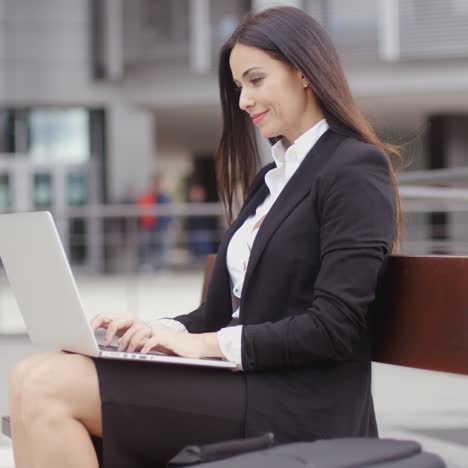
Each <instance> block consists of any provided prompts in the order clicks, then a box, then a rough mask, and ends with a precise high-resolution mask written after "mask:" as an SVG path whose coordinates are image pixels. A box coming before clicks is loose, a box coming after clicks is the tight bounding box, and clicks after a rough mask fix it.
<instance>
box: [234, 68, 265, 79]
mask: <svg viewBox="0 0 468 468" xmlns="http://www.w3.org/2000/svg"><path fill="white" fill-rule="evenodd" d="M256 68H260V67H250V68H248V69H247V70H245V72H244V73H242V78H244V76H246V75H248V74H249V73H250V72H251V71H252V70H255V69H256ZM233 80H234V81H237V80H236V79H235V78H233Z"/></svg>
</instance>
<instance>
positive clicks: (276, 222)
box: [231, 129, 343, 314]
mask: <svg viewBox="0 0 468 468" xmlns="http://www.w3.org/2000/svg"><path fill="white" fill-rule="evenodd" d="M342 139H343V137H342V136H340V135H338V134H336V133H334V132H333V131H332V130H330V129H328V130H327V131H326V132H325V133H324V134H323V135H322V136H321V137H320V139H319V140H318V141H317V143H316V144H315V145H314V147H313V148H312V149H311V150H310V151H309V153H308V154H307V156H306V157H305V158H304V160H303V161H302V163H301V165H300V166H299V167H298V169H297V170H296V172H295V173H294V174H293V176H292V177H291V179H289V181H288V183H287V184H286V185H285V187H284V188H283V190H282V191H281V193H280V195H279V196H278V198H277V199H276V201H275V202H274V204H273V205H272V207H271V209H270V211H269V212H268V213H267V215H266V216H265V219H264V221H263V223H262V225H261V226H260V229H259V231H258V233H257V236H256V238H255V240H254V243H253V245H252V250H251V252H250V258H249V263H248V265H247V271H246V274H245V278H244V284H243V287H242V298H241V307H240V310H241V314H242V309H243V308H242V299H244V298H245V292H246V290H247V287H248V285H249V282H250V280H251V278H252V274H253V272H254V270H255V266H256V265H257V263H258V261H259V259H260V257H261V255H262V253H263V251H264V249H265V247H266V246H267V244H268V242H269V240H270V239H271V237H272V236H273V234H274V233H275V231H276V230H277V229H278V227H279V226H280V225H281V223H282V222H283V221H284V219H286V217H287V216H288V215H289V213H291V211H293V210H294V208H295V207H296V206H297V205H298V204H299V203H300V202H301V201H302V200H303V199H304V198H305V197H306V196H307V195H308V194H309V192H310V190H311V186H312V183H311V182H312V181H313V179H314V178H315V177H316V175H317V174H318V172H319V170H320V168H321V167H322V166H323V165H324V164H325V163H326V162H327V161H328V159H329V157H330V156H331V154H332V153H333V150H334V148H336V146H338V144H339V143H340V142H341V141H342ZM264 187H265V188H266V189H267V193H268V188H267V187H266V184H264ZM245 218H247V216H245ZM245 218H244V219H243V220H242V221H241V222H243V221H244V220H245ZM238 226H240V224H239V225H238ZM233 232H235V231H233ZM231 235H232V234H231Z"/></svg>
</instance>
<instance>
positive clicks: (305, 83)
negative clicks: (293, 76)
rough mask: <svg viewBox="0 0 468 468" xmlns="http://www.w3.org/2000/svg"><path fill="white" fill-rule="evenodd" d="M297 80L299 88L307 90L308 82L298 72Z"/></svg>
mask: <svg viewBox="0 0 468 468" xmlns="http://www.w3.org/2000/svg"><path fill="white" fill-rule="evenodd" d="M298 78H299V80H300V83H301V86H302V87H303V88H307V87H308V86H309V82H308V81H307V78H306V77H305V76H304V74H303V73H302V72H301V71H299V70H298Z"/></svg>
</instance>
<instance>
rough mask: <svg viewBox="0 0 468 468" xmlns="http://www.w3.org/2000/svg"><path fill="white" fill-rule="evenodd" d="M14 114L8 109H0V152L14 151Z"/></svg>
mask: <svg viewBox="0 0 468 468" xmlns="http://www.w3.org/2000/svg"><path fill="white" fill-rule="evenodd" d="M14 128H15V114H14V112H13V111H10V110H2V111H0V153H14V152H15V131H14Z"/></svg>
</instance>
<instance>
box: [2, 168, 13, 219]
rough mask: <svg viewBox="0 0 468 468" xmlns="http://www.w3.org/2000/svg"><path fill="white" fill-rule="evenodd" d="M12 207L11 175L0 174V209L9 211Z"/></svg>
mask: <svg viewBox="0 0 468 468" xmlns="http://www.w3.org/2000/svg"><path fill="white" fill-rule="evenodd" d="M10 209H11V191H10V176H9V175H8V174H1V175H0V211H9V210H10Z"/></svg>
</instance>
